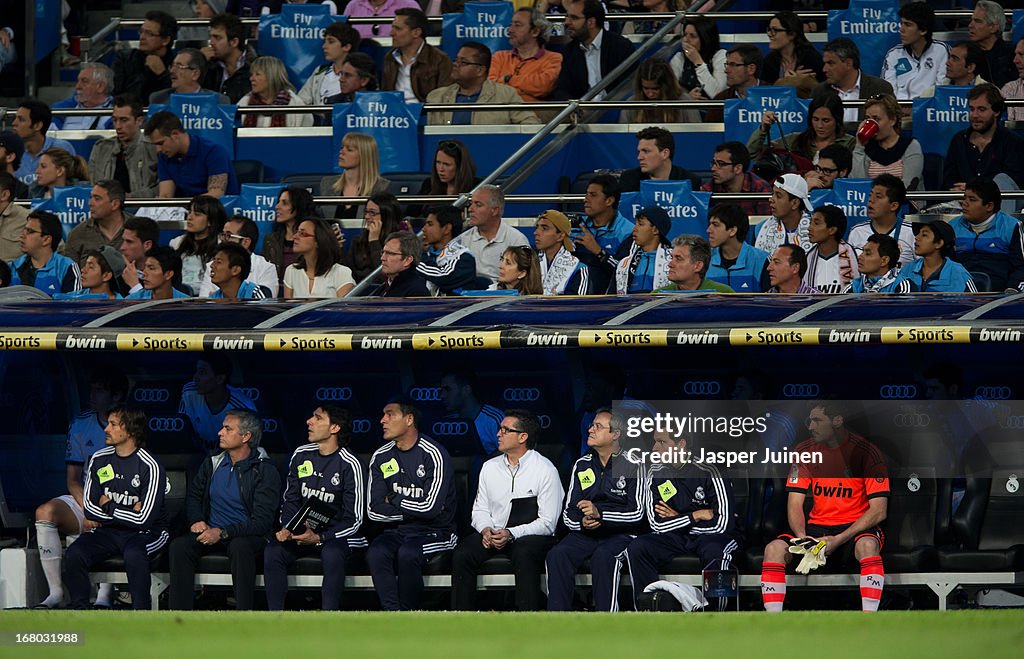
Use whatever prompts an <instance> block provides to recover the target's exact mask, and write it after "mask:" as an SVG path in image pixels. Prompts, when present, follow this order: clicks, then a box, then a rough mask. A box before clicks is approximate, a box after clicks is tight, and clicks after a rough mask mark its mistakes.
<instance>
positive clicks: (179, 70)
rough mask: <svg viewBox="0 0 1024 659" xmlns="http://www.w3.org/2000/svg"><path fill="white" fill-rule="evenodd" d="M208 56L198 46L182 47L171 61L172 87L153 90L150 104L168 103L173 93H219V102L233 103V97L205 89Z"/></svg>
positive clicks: (224, 103) (223, 103)
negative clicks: (203, 81)
mask: <svg viewBox="0 0 1024 659" xmlns="http://www.w3.org/2000/svg"><path fill="white" fill-rule="evenodd" d="M206 67H207V64H206V58H205V57H203V53H202V51H200V50H198V49H196V48H182V49H181V50H179V51H178V54H177V55H175V56H174V61H173V62H171V88H170V89H161V90H160V91H158V92H153V93H152V94H151V95H150V97H149V104H150V105H167V103H169V102H170V100H171V94H198V93H200V92H204V93H207V94H217V102H218V103H220V104H221V105H227V104H229V103H231V99H230V98H228V97H227V96H225V95H224V94H221V93H220V92H215V91H212V90H210V89H203V85H202V82H201V81H202V80H203V79H204V78H205V77H206Z"/></svg>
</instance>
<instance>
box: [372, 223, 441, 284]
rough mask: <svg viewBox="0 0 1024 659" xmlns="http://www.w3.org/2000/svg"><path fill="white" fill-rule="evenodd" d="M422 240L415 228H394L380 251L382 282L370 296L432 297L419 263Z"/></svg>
mask: <svg viewBox="0 0 1024 659" xmlns="http://www.w3.org/2000/svg"><path fill="white" fill-rule="evenodd" d="M422 253H423V241H422V240H420V238H419V237H418V236H417V235H416V234H414V233H413V232H412V231H395V232H394V233H391V234H388V235H387V237H386V238H385V239H384V247H383V248H382V249H381V252H380V274H381V279H382V281H381V284H380V286H378V287H377V288H376V289H374V291H373V292H371V293H370V295H373V296H377V297H430V291H428V290H427V280H426V279H425V278H424V277H423V275H421V274H420V273H419V272H418V271H417V269H416V265H417V264H418V263H419V261H420V254H422Z"/></svg>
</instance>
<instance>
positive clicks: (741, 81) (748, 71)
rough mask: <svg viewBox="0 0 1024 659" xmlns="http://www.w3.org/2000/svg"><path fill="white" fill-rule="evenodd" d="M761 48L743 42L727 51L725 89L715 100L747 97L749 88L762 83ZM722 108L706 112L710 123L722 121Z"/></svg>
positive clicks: (705, 114) (707, 120) (705, 118)
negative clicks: (759, 73)
mask: <svg viewBox="0 0 1024 659" xmlns="http://www.w3.org/2000/svg"><path fill="white" fill-rule="evenodd" d="M761 61H762V56H761V49H760V48H758V47H757V46H755V45H754V44H752V43H741V44H739V45H737V46H733V47H732V48H730V49H729V50H727V51H725V84H726V85H727V86H726V88H725V89H723V90H722V91H720V92H718V93H717V94H716V95H715V100H717V101H722V100H726V99H730V98H746V97H747V89H749V88H750V87H756V86H758V85H760V84H761V81H760V80H759V79H758V77H757V76H758V72H759V71H760V70H761ZM722 117H723V114H722V110H720V109H718V108H715V109H713V110H708V111H707V112H706V113H704V120H705V121H706V122H708V123H711V122H720V121H722Z"/></svg>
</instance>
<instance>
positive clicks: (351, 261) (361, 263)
mask: <svg viewBox="0 0 1024 659" xmlns="http://www.w3.org/2000/svg"><path fill="white" fill-rule="evenodd" d="M401 222H402V209H401V207H400V206H399V205H398V199H397V198H395V195H393V194H391V193H390V192H388V191H387V190H385V191H383V192H375V193H373V194H372V195H371V196H370V199H369V201H367V202H366V211H365V213H364V214H363V230H362V231H361V232H360V233H359V235H358V236H356V237H355V238H354V239H353V240H352V245H351V246H350V247H349V250H348V253H347V254H345V256H344V257H343V258H342V261H341V262H342V263H344V264H345V265H347V266H348V267H350V268H352V276H353V277H355V279H356V281H362V280H364V279H366V278H367V277H369V276H370V273H371V272H373V271H374V270H376V269H377V267H378V266H380V255H381V251H382V250H383V249H384V238H385V236H390V235H391V234H392V233H394V232H396V231H398V230H399V229H400V225H401Z"/></svg>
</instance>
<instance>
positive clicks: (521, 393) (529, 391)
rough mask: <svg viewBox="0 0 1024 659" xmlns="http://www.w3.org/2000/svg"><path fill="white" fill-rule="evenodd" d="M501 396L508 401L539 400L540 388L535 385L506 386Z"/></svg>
mask: <svg viewBox="0 0 1024 659" xmlns="http://www.w3.org/2000/svg"><path fill="white" fill-rule="evenodd" d="M502 398H504V399H505V401H506V402H509V403H513V402H515V403H522V402H526V401H535V400H540V389H538V388H537V387H507V388H506V389H505V391H504V392H502Z"/></svg>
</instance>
